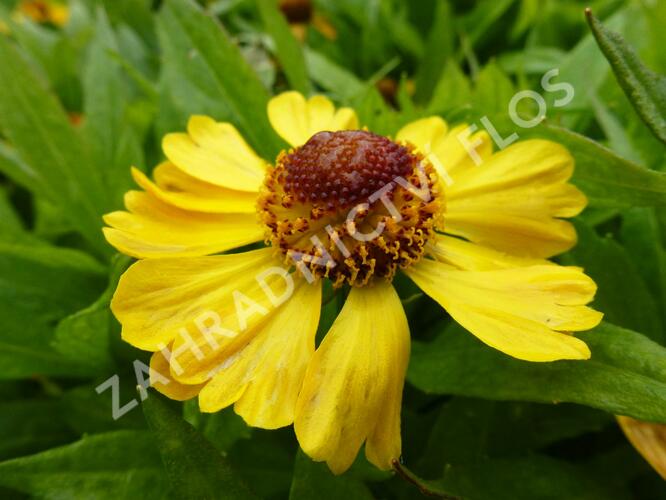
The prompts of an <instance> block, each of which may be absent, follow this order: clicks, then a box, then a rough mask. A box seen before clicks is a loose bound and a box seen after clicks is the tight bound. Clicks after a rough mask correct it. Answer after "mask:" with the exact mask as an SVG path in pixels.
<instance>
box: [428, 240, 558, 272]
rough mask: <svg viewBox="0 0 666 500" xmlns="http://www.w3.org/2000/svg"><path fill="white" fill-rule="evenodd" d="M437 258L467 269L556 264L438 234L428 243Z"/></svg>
mask: <svg viewBox="0 0 666 500" xmlns="http://www.w3.org/2000/svg"><path fill="white" fill-rule="evenodd" d="M428 253H429V254H430V255H431V256H433V257H434V258H435V259H437V260H439V261H441V262H445V263H447V264H451V265H453V266H456V267H458V268H460V269H464V270H467V271H490V270H492V269H506V268H512V267H523V266H536V265H540V266H547V265H555V264H554V263H552V262H550V261H548V260H545V259H530V258H525V257H516V256H515V255H511V254H507V253H505V252H499V251H497V250H493V249H492V248H488V247H484V246H482V245H478V244H476V243H472V242H470V241H465V240H461V239H460V238H456V237H453V236H447V235H443V234H436V235H435V236H434V237H433V238H432V239H431V241H430V243H429V244H428Z"/></svg>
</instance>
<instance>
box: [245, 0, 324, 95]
mask: <svg viewBox="0 0 666 500" xmlns="http://www.w3.org/2000/svg"><path fill="white" fill-rule="evenodd" d="M257 7H258V9H259V15H260V16H261V21H262V23H263V27H264V30H265V31H266V33H267V34H268V35H269V36H270V37H271V38H272V40H273V43H274V44H275V53H276V55H277V58H278V60H279V61H280V64H281V65H282V68H283V69H284V72H285V75H286V76H287V80H288V82H289V85H290V86H291V88H292V89H293V90H298V91H299V92H300V93H301V94H304V95H306V96H307V95H309V94H310V92H311V90H312V87H311V85H310V79H309V78H308V72H307V69H306V67H305V58H304V56H303V51H302V50H301V46H300V44H299V43H298V40H296V38H294V35H293V34H292V32H291V29H290V28H289V24H287V21H286V20H285V18H284V16H283V15H282V13H281V12H280V10H279V9H278V7H277V0H257Z"/></svg>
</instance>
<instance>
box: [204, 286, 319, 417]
mask: <svg viewBox="0 0 666 500" xmlns="http://www.w3.org/2000/svg"><path fill="white" fill-rule="evenodd" d="M320 309H321V282H320V281H318V282H317V283H316V284H313V285H309V284H307V283H306V282H305V281H304V280H301V281H300V283H299V284H298V285H297V288H296V290H295V292H294V294H293V295H292V296H291V297H290V298H289V299H288V300H287V302H286V303H285V304H283V305H282V306H280V307H279V309H278V310H277V311H276V312H275V314H274V315H273V317H272V318H271V319H270V320H269V321H268V322H267V323H266V325H265V326H264V327H263V328H260V329H259V330H258V332H257V334H256V335H255V336H254V338H252V340H250V342H249V343H248V344H247V345H246V346H245V347H243V348H242V350H241V351H239V352H237V353H233V354H232V355H231V356H230V358H231V359H230V360H229V361H227V360H222V366H223V368H222V369H221V370H220V371H218V372H217V374H216V375H215V376H214V377H213V379H212V380H211V381H210V382H208V384H207V385H206V387H205V388H204V389H203V390H202V391H201V395H200V396H199V405H200V407H201V410H202V411H206V412H213V411H218V410H220V409H221V408H224V407H225V406H228V405H229V404H231V403H233V402H235V403H236V404H235V410H236V413H238V414H239V415H240V416H242V417H243V419H244V420H245V421H246V422H247V423H248V425H251V426H253V427H262V428H265V429H275V428H278V427H284V426H285V425H290V424H291V423H292V422H293V421H294V411H295V408H296V399H297V397H298V393H299V392H300V390H301V385H302V383H303V377H304V375H305V369H306V368H307V365H308V363H309V362H310V359H311V358H312V354H313V353H314V347H315V333H316V332H317V325H318V323H319V312H320Z"/></svg>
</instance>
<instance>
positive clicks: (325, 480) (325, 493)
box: [289, 450, 374, 500]
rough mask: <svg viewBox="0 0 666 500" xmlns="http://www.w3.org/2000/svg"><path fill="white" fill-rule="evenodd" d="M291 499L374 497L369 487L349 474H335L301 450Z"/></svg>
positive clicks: (320, 499)
mask: <svg viewBox="0 0 666 500" xmlns="http://www.w3.org/2000/svg"><path fill="white" fill-rule="evenodd" d="M289 498H290V499H291V500H300V499H302V498H318V499H319V500H328V499H330V500H338V499H341V498H344V499H346V500H369V499H372V498H374V497H373V496H372V494H371V493H370V490H369V489H368V487H367V486H366V485H365V484H363V483H362V482H361V481H359V480H358V479H354V478H353V477H351V476H350V475H349V474H345V475H342V476H334V475H333V473H332V472H331V471H330V470H328V467H326V464H324V463H317V462H313V461H312V460H310V458H308V456H307V455H306V454H305V453H303V452H302V451H301V450H299V451H298V453H297V454H296V464H295V465H294V477H293V479H292V482H291V490H290V492H289Z"/></svg>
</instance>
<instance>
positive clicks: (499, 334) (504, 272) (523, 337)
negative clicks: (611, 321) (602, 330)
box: [406, 259, 602, 361]
mask: <svg viewBox="0 0 666 500" xmlns="http://www.w3.org/2000/svg"><path fill="white" fill-rule="evenodd" d="M406 273H407V275H408V276H409V277H410V278H412V279H413V280H414V282H415V283H416V284H417V285H418V286H419V287H420V288H421V289H422V290H423V291H424V292H425V293H426V294H428V295H429V296H430V297H432V298H433V299H435V300H436V301H437V302H438V303H439V304H440V305H441V306H442V307H444V308H445V309H446V311H447V312H448V313H449V314H450V315H451V316H452V317H453V319H455V320H456V321H457V322H458V323H460V324H461V325H462V326H463V327H465V328H466V329H467V330H468V331H469V332H471V333H472V334H474V335H475V336H477V337H478V338H479V339H480V340H482V341H483V342H485V343H486V344H488V345H490V346H491V347H494V348H495V349H498V350H500V351H502V352H504V353H506V354H508V355H510V356H513V357H516V358H519V359H524V360H528V361H554V360H557V359H587V358H589V357H590V351H589V349H588V347H587V345H586V344H585V343H584V342H583V341H581V340H579V339H577V338H575V337H573V336H571V335H569V334H568V333H563V332H568V331H580V330H589V329H590V328H593V327H595V326H596V325H598V324H599V322H600V321H601V317H602V314H601V313H599V312H597V311H595V310H593V309H591V308H589V307H586V306H585V304H587V303H588V302H590V301H591V300H592V298H593V296H594V293H595V291H596V285H595V284H594V282H593V281H592V280H591V279H590V278H589V277H587V276H586V275H585V274H583V272H582V271H581V270H580V269H579V268H572V267H563V266H557V265H536V266H528V267H519V268H512V269H498V270H491V271H462V270H459V269H456V268H454V267H452V266H450V265H447V264H444V263H441V262H437V261H433V260H428V259H424V260H422V261H421V262H419V263H418V264H416V265H414V266H412V267H411V268H409V269H408V270H406Z"/></svg>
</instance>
